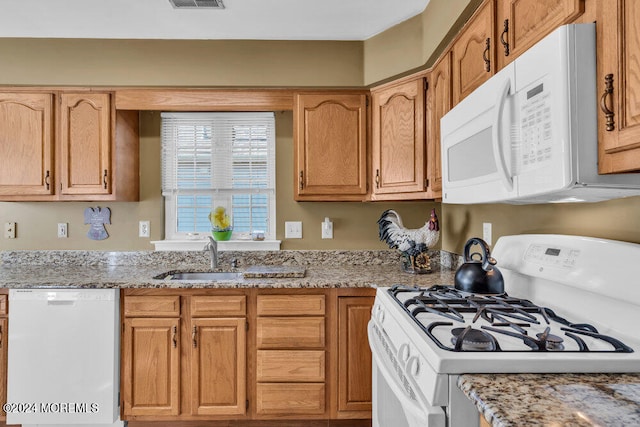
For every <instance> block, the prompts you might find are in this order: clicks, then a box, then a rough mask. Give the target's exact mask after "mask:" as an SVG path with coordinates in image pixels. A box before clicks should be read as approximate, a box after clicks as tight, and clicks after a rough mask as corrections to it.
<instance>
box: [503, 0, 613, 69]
mask: <svg viewBox="0 0 640 427" xmlns="http://www.w3.org/2000/svg"><path fill="white" fill-rule="evenodd" d="M607 3H608V4H611V3H612V2H607ZM496 9H497V13H496V15H497V19H496V50H497V60H498V69H501V68H502V67H504V66H505V65H506V64H508V63H509V62H511V61H512V60H514V59H515V58H516V57H518V56H519V55H520V54H521V53H522V52H524V51H525V50H527V49H529V48H530V47H531V46H532V45H534V44H535V43H536V42H537V41H539V40H540V39H542V38H543V37H544V36H546V35H547V34H549V33H550V32H551V31H553V30H554V29H555V28H557V27H558V26H560V25H563V24H567V23H569V22H572V21H574V20H575V19H576V18H577V17H578V16H580V15H581V14H582V13H583V12H584V0H498V1H497V4H496Z"/></svg>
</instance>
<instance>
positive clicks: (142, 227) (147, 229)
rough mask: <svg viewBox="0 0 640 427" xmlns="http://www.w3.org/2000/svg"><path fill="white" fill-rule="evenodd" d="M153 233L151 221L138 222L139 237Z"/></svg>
mask: <svg viewBox="0 0 640 427" xmlns="http://www.w3.org/2000/svg"><path fill="white" fill-rule="evenodd" d="M150 235H151V226H150V224H149V221H140V222H138V237H149V236H150Z"/></svg>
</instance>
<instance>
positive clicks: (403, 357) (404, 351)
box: [398, 343, 411, 363]
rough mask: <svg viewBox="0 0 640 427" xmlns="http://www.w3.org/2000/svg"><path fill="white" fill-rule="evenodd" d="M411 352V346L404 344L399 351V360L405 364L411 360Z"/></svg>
mask: <svg viewBox="0 0 640 427" xmlns="http://www.w3.org/2000/svg"><path fill="white" fill-rule="evenodd" d="M410 352H411V349H410V348H409V344H406V343H405V344H402V345H401V346H400V348H399V349H398V359H400V361H401V362H403V363H404V362H406V361H407V360H408V359H409V356H410Z"/></svg>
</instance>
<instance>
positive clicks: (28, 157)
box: [0, 93, 53, 196]
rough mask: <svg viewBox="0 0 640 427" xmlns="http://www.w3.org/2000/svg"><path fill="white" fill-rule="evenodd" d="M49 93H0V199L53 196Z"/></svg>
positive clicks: (50, 97)
mask: <svg viewBox="0 0 640 427" xmlns="http://www.w3.org/2000/svg"><path fill="white" fill-rule="evenodd" d="M52 97H53V95H52V94H49V93H42V94H38V93H0V159H2V167H0V196H5V195H7V196H12V195H50V194H53V131H52V124H53V108H52Z"/></svg>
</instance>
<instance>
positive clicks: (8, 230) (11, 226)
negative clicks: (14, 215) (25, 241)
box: [4, 222, 16, 239]
mask: <svg viewBox="0 0 640 427" xmlns="http://www.w3.org/2000/svg"><path fill="white" fill-rule="evenodd" d="M4 238H5V239H15V238H16V223H15V222H5V223H4Z"/></svg>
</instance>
